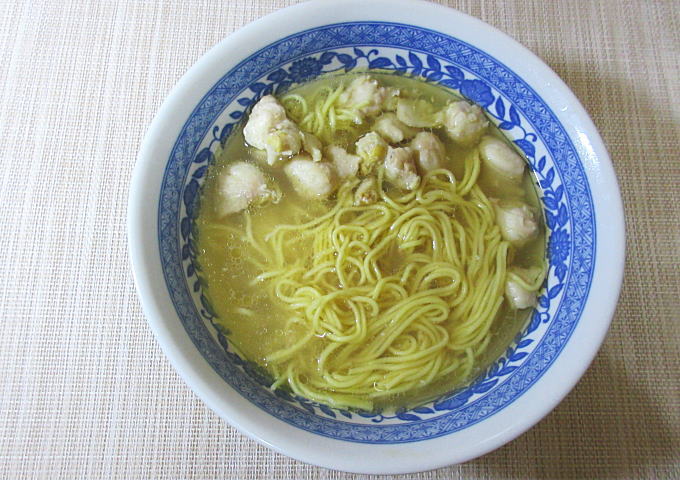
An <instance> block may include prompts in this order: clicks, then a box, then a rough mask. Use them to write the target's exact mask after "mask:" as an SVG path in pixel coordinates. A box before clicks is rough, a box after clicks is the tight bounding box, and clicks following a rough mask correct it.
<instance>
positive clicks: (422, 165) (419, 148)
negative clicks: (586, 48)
mask: <svg viewBox="0 0 680 480" xmlns="http://www.w3.org/2000/svg"><path fill="white" fill-rule="evenodd" d="M411 148H412V149H413V150H415V151H416V161H417V162H418V172H420V174H421V175H424V174H425V173H426V172H429V171H431V170H436V169H437V168H443V167H444V166H445V165H446V149H445V148H444V144H443V143H442V142H441V140H439V137H437V135H435V134H434V133H431V132H420V133H418V135H416V136H415V138H414V139H413V140H411Z"/></svg>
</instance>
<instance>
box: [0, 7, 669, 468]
mask: <svg viewBox="0 0 680 480" xmlns="http://www.w3.org/2000/svg"><path fill="white" fill-rule="evenodd" d="M291 3H294V2H290V1H281V0H259V1H246V0H230V1H228V2H205V1H202V2H199V1H179V0H174V1H166V2H159V1H149V2H139V1H135V0H119V1H111V2H109V1H92V0H90V1H76V0H66V1H57V0H54V1H52V2H48V1H38V0H36V1H25V2H20V1H14V0H2V1H0V11H1V12H2V13H1V14H0V94H1V98H0V160H1V161H2V169H1V170H0V172H1V173H0V175H1V176H2V180H1V184H0V205H2V206H3V209H2V211H3V213H2V220H3V226H4V231H5V235H4V237H3V241H2V244H1V247H0V262H1V263H0V264H1V265H2V269H1V270H0V284H1V285H2V289H0V319H1V321H0V478H2V479H12V480H13V479H19V478H50V479H54V478H88V479H90V478H92V479H94V478H106V479H111V478H121V479H134V478H139V479H142V478H144V479H147V478H206V479H208V478H233V479H236V478H238V479H256V478H268V479H284V478H286V479H287V478H300V479H312V478H333V479H346V478H356V477H355V476H353V475H349V474H344V473H340V472H332V471H329V470H325V469H321V468H317V467H313V466H310V465H305V464H303V463H300V462H297V461H295V460H291V459H289V458H286V457H284V456H282V455H279V454H276V453H273V452H271V451H269V450H267V449H266V448H264V447H261V446H259V445H258V444H256V443H254V442H253V441H251V440H249V439H247V438H246V437H244V436H242V435H241V434H239V433H238V432H236V431H235V430H234V429H233V428H231V427H230V426H228V425H226V424H225V423H223V422H222V421H221V420H220V419H219V418H217V416H216V415H215V414H213V413H212V412H211V411H210V410H208V409H207V408H206V407H205V406H204V405H203V404H202V402H200V401H199V400H198V399H197V398H196V397H195V396H194V394H193V393H192V392H191V391H190V390H189V389H188V388H187V387H186V386H185V384H184V383H183V381H182V380H181V379H180V378H179V377H178V375H177V374H176V373H175V371H174V370H173V369H172V368H171V367H170V365H169V363H168V361H167V360H166V359H165V358H164V356H163V355H162V353H161V352H160V350H159V348H158V345H157V344H156V342H155V340H154V338H153V337H152V335H151V332H150V330H149V328H148V326H147V324H146V320H145V319H144V317H143V315H142V312H141V310H140V307H139V303H138V301H137V297H136V293H135V290H134V286H133V281H132V276H131V273H130V270H129V266H128V258H127V249H126V236H125V232H126V230H125V221H126V202H127V193H128V185H129V180H130V176H131V172H132V168H133V165H134V162H135V157H136V154H137V150H138V147H139V143H140V140H141V137H142V135H143V133H144V131H145V129H146V127H147V125H148V124H149V122H150V120H151V119H152V117H153V115H154V114H155V112H156V110H157V109H158V107H159V105H160V103H161V101H162V100H163V98H164V97H165V96H166V94H167V93H168V91H169V90H170V88H171V87H172V86H173V85H174V84H175V82H176V81H177V80H178V79H179V77H180V76H181V75H182V74H183V72H185V71H186V70H187V69H188V68H189V66H191V65H192V64H193V63H194V62H195V61H196V60H197V59H198V58H199V57H200V56H201V55H202V54H203V53H204V52H205V51H207V50H208V49H209V48H210V47H211V46H212V45H214V44H215V43H216V42H218V41H219V40H220V39H222V38H223V37H224V36H226V35H228V34H229V33H231V32H232V31H234V30H235V29H237V28H239V27H240V26H242V25H244V24H246V23H248V22H250V21H252V20H254V19H256V18H258V17H260V16H262V15H265V14H267V13H269V12H272V11H274V10H276V9H278V8H281V7H284V6H286V5H289V4H291ZM442 3H445V2H442ZM449 4H450V5H451V6H453V7H456V8H458V9H460V10H462V11H464V12H467V13H470V14H471V15H474V16H476V17H478V18H481V19H482V20H484V21H486V22H488V23H490V24H492V25H495V26H497V27H498V28H500V29H501V30H503V31H505V32H507V33H509V34H510V35H511V36H513V37H514V38H516V39H517V40H519V41H520V42H521V43H523V44H524V45H525V46H527V47H528V48H529V49H531V50H533V51H534V52H535V53H537V54H538V55H539V56H540V57H542V58H543V59H544V60H545V61H546V62H547V63H548V64H549V65H550V66H552V68H554V69H555V71H556V72H557V73H558V74H559V75H560V76H561V77H562V78H563V79H564V80H565V82H566V83H567V84H568V85H569V86H570V87H571V88H572V89H573V90H574V92H575V93H576V95H577V96H578V97H579V98H580V99H581V101H582V102H583V104H584V105H585V107H586V109H587V110H588V111H589V112H590V114H591V115H592V117H593V120H594V121H595V123H596V125H597V126H598V128H599V129H600V132H601V134H602V136H603V137H604V140H605V142H606V144H607V145H608V148H609V150H610V153H611V156H612V159H613V162H614V166H615V168H616V171H617V173H618V175H619V179H620V184H621V189H622V194H623V199H624V203H625V209H626V220H627V231H628V247H627V254H628V258H627V268H626V279H625V282H624V288H623V292H622V296H621V301H620V304H619V308H618V311H617V314H616V317H615V319H614V322H613V324H612V328H611V332H610V334H609V337H608V338H607V340H606V342H605V344H604V346H603V348H602V350H601V352H600V354H599V355H598V357H597V359H596V360H595V362H594V363H593V365H592V367H591V369H590V370H589V371H588V373H587V374H586V375H585V377H584V378H583V380H582V381H581V382H580V384H579V385H578V386H577V387H576V389H575V390H574V391H573V392H572V393H571V394H570V395H569V396H568V397H567V398H566V400H565V401H564V402H563V403H562V404H561V405H560V406H559V407H558V408H557V409H556V410H555V411H554V412H553V413H552V414H550V415H549V416H548V417H547V418H546V419H545V420H543V421H542V422H541V423H540V424H539V425H538V426H536V427H535V428H533V429H531V430H530V431H529V432H527V433H526V434H524V435H523V436H521V437H520V438H519V439H517V440H515V441H514V442H512V443H510V444H508V445H506V446H505V447H503V448H501V449H499V450H497V451H495V452H493V453H491V454H489V455H486V456H485V457H482V458H480V459H477V460H474V461H472V462H469V463H467V464H464V465H459V466H452V467H449V468H445V469H440V470H436V471H432V472H426V473H422V474H419V475H413V476H405V477H402V478H421V479H455V478H469V479H496V478H517V479H526V478H540V479H543V478H622V479H623V478H626V479H628V478H678V476H679V475H680V474H679V464H680V456H679V454H678V452H680V375H679V374H678V373H679V372H680V368H679V367H680V365H679V360H678V359H679V358H680V355H679V352H678V345H679V343H680V335H679V332H680V327H679V324H680V318H679V312H680V300H679V299H680V267H679V266H678V257H679V254H680V215H678V213H677V210H676V209H677V208H678V205H680V158H679V155H678V140H679V139H680V127H679V125H680V102H679V100H678V98H679V97H680V81H679V80H678V79H679V76H680V68H679V64H678V59H680V39H679V34H678V32H679V31H680V8H679V4H678V3H677V2H671V1H661V0H659V1H645V0H639V1H633V0H628V1H620V2H616V1H611V2H607V1H594V2H578V1H561V2H545V1H543V0H515V1H507V2H498V1H496V0H465V1H460V2H453V1H452V2H449ZM595 294H596V292H595Z"/></svg>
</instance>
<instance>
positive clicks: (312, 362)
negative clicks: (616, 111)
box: [129, 0, 624, 473]
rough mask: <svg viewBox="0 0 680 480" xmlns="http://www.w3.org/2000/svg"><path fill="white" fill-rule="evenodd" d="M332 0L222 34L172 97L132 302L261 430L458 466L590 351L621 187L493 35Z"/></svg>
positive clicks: (133, 202)
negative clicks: (136, 301)
mask: <svg viewBox="0 0 680 480" xmlns="http://www.w3.org/2000/svg"><path fill="white" fill-rule="evenodd" d="M327 5H328V4H327V3H326V2H323V1H312V2H308V3H303V4H300V5H297V6H294V7H290V8H287V9H284V10H281V11H279V12H276V13H274V14H272V15H270V16H267V17H265V18H263V19H261V20H258V21H257V22H255V23H253V24H251V25H248V26H247V27H245V28H243V29H242V30H240V31H238V32H236V33H234V34H233V35H231V36H230V37H228V38H227V39H225V40H224V41H223V42H221V43H220V44H218V45H217V46H216V47H214V48H213V49H212V50H211V51H210V52H208V53H207V54H206V55H205V56H204V57H203V58H202V59H200V60H199V61H198V62H197V63H196V65H195V66H194V67H192V68H191V70H189V72H188V73H187V74H186V75H185V76H184V77H183V78H182V80H181V81H180V82H179V83H178V85H177V86H176V87H175V89H174V90H173V91H172V92H171V94H170V95H169V96H168V98H167V100H166V101H165V103H164V104H163V106H162V107H161V109H160V111H159V112H158V114H157V116H156V118H155V119H154V121H153V122H152V124H151V126H150V127H149V130H148V133H147V135H146V138H145V140H144V142H143V145H142V147H141V151H140V154H139V159H138V163H137V166H136V169H135V173H134V178H133V182H132V187H131V191H130V200H129V245H130V254H131V259H132V267H133V271H134V274H135V280H136V285H137V288H138V292H139V296H140V299H141V302H142V306H143V308H144V312H145V314H146V316H147V318H148V320H149V323H150V326H151V328H152V330H153V332H154V334H155V336H156V337H157V339H158V342H159V344H160V345H161V347H162V349H163V351H164V352H165V354H166V355H167V356H168V358H169V359H170V361H171V362H172V364H173V365H174V367H175V368H176V369H177V371H178V372H179V373H180V374H181V375H182V377H183V378H184V380H185V381H186V382H187V383H188V384H189V385H190V386H191V388H192V389H193V390H194V391H195V392H196V394H197V395H198V396H199V397H201V398H202V399H203V400H204V401H205V402H206V403H207V404H208V406H210V408H212V409H213V410H214V411H215V412H217V413H218V414H219V415H220V416H221V417H222V418H224V419H225V420H226V421H228V422H229V423H231V424H232V425H234V426H235V427H236V428H238V429H239V430H241V431H242V432H244V433H245V434H248V435H250V436H251V437H253V438H255V439H256V440H258V441H260V442H261V443H263V444H265V445H267V446H269V447H271V448H273V449H275V450H277V451H279V452H282V453H284V454H287V455H289V456H292V457H294V458H297V459H300V460H303V461H305V462H309V463H313V464H316V465H321V466H325V467H329V468H334V469H339V470H346V471H353V472H363V473H404V472H413V471H421V470H427V469H432V468H436V467H440V466H443V465H448V464H452V463H459V462H463V461H466V460H469V459H471V458H474V457H476V456H479V455H482V454H484V453H486V452H488V451H490V450H492V449H494V448H497V447H498V446H500V445H502V444H504V443H506V442H508V441H510V440H512V439H513V438H515V437H516V436H518V435H519V434H521V433H522V432H523V431H525V430H526V429H528V428H529V427H531V426H532V425H534V424H535V423H536V422H538V421H539V420H540V419H541V418H542V417H543V416H545V415H546V414H547V413H548V412H549V411H550V410H551V409H552V408H554V407H555V406H556V405H557V403H559V401H560V400H561V399H562V398H563V397H564V396H565V395H566V394H567V393H568V391H569V390H570V389H571V388H572V387H573V386H574V384H575V383H576V382H577V381H578V379H579V378H580V376H581V375H582V374H583V372H584V371H585V369H586V368H587V366H588V365H589V363H590V361H591V360H592V358H593V357H594V355H595V354H596V352H597V349H598V348H599V346H600V344H601V342H602V340H603V338H604V335H605V333H606V331H607V328H608V326H609V322H610V319H611V317H612V315H613V312H614V308H615V306H616V301H617V298H618V292H619V288H620V284H621V278H622V268H623V251H624V250H623V248H624V229H623V220H622V218H623V217H622V208H621V203H620V196H619V193H618V187H617V183H616V178H615V176H614V173H613V170H612V167H611V164H610V161H609V158H608V155H607V152H606V150H605V148H604V146H603V144H602V141H601V139H600V137H599V135H598V133H597V131H596V129H595V127H594V126H593V124H592V122H591V121H590V119H589V117H588V115H587V114H586V113H585V111H584V110H583V108H582V107H581V105H580V104H579V103H578V101H577V100H576V98H575V97H574V96H573V94H572V93H571V92H570V91H569V89H568V88H567V87H566V86H565V85H564V84H563V83H562V82H561V81H560V80H559V78H558V77H557V76H556V75H555V74H554V73H553V72H552V71H551V70H550V69H549V68H548V67H547V66H545V65H544V64H543V63H542V62H541V61H540V60H539V59H538V58H537V57H535V56H534V55H533V54H531V53H530V52H528V51H527V50H526V49H524V48H523V47H522V46H520V45H519V44H517V43H516V42H514V41H513V40H511V39H510V38H508V37H507V36H505V35H504V34H502V33H500V32H498V31H497V30H495V29H493V28H492V27H489V26H488V25H486V24H484V23H482V22H480V21H478V20H476V19H473V18H471V17H468V16H466V15H463V14H461V13H459V12H456V11H454V10H451V9H448V8H444V7H441V6H437V5H432V4H427V3H421V2H413V1H397V2H394V1H389V2H388V1H386V0H384V1H383V0H379V1H375V2H368V3H364V2H360V1H358V0H342V1H340V2H336V3H334V8H333V9H328V8H327ZM414 12H417V15H416V14H414Z"/></svg>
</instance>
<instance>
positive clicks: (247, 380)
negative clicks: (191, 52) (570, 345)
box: [158, 22, 595, 443]
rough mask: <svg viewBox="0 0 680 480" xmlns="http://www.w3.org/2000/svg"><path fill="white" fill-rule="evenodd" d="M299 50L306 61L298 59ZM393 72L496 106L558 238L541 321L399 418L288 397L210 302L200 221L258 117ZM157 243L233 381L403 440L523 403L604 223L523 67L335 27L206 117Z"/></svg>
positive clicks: (185, 306) (188, 150)
mask: <svg viewBox="0 0 680 480" xmlns="http://www.w3.org/2000/svg"><path fill="white" fill-rule="evenodd" d="M291 52H293V53H291ZM366 69H380V70H383V71H385V70H387V71H392V72H394V73H397V74H408V75H413V76H416V77H420V78H422V79H424V80H426V81H429V82H434V83H438V84H440V85H442V86H445V87H448V88H451V89H453V90H456V91H457V93H459V94H460V95H462V96H464V97H466V98H468V99H469V100H471V101H474V102H475V103H477V104H478V105H480V106H481V107H483V108H484V109H485V112H486V114H487V116H488V117H489V118H490V119H491V120H492V121H493V122H494V123H496V124H497V125H498V127H499V128H501V129H502V130H504V131H506V132H507V134H508V136H509V138H511V139H512V141H513V142H514V143H515V144H516V145H517V147H518V148H520V149H521V150H522V151H523V152H524V154H525V155H526V157H527V159H528V160H529V163H530V166H531V168H532V170H533V172H534V174H535V176H536V178H537V179H538V182H539V186H540V191H541V197H542V198H541V199H542V203H543V209H544V214H545V218H546V222H547V225H548V229H549V232H550V233H549V245H548V260H549V272H548V278H547V280H546V283H545V286H544V288H543V290H542V293H541V295H540V297H539V302H538V306H537V308H536V309H535V310H534V312H533V313H532V315H531V318H530V321H529V322H528V325H527V326H526V327H525V328H524V330H523V331H522V332H520V334H518V335H517V337H516V339H515V341H514V343H513V345H512V346H511V347H510V348H508V350H507V351H506V352H505V354H504V355H503V356H502V357H501V358H499V359H498V360H497V361H495V362H494V363H493V364H492V365H490V366H489V367H488V368H487V369H486V370H485V371H484V372H483V373H482V374H481V375H480V376H479V377H478V378H477V379H476V380H475V381H474V382H473V383H472V384H471V385H469V386H467V387H466V388H463V389H461V390H459V391H456V392H452V393H450V394H448V395H445V396H443V397H441V398H438V399H436V400H435V401H433V402H430V403H428V404H426V405H422V406H420V407H417V408H414V409H411V410H409V411H399V412H396V413H395V414H394V415H383V414H380V413H372V412H371V413H369V412H349V411H346V410H339V409H333V408H329V407H327V406H325V405H320V404H318V403H315V402H311V401H309V400H307V399H304V398H301V397H298V396H293V395H291V394H289V393H288V392H286V391H281V390H277V391H276V392H271V391H270V390H269V389H268V388H267V385H269V384H270V383H271V379H270V378H269V377H268V375H267V374H266V372H264V371H263V370H262V369H261V368H259V367H257V366H256V365H254V364H252V363H251V362H248V361H245V360H243V359H241V358H240V357H239V356H238V355H237V354H236V353H234V351H233V349H231V347H230V345H229V342H228V332H227V331H225V329H224V328H223V327H221V325H220V324H219V323H216V322H215V321H214V320H215V313H214V311H213V309H212V307H211V306H210V304H209V302H208V301H207V299H206V297H205V296H204V295H203V294H202V289H203V285H202V283H201V279H200V276H199V273H198V272H197V270H198V269H199V268H200V267H199V266H198V265H197V263H196V262H195V256H196V246H195V239H194V234H193V229H192V225H193V219H194V218H195V217H196V215H197V213H198V209H199V204H198V201H199V198H198V192H199V189H200V183H201V181H202V179H203V177H204V175H205V173H206V171H207V168H208V165H209V164H210V163H211V161H212V160H213V152H214V150H215V148H217V146H218V145H219V144H220V143H224V141H226V139H227V138H228V136H229V134H230V133H231V131H232V130H233V128H234V126H235V125H236V124H237V123H238V122H239V121H240V119H241V118H242V117H243V115H244V113H245V112H246V111H247V109H248V107H249V106H250V105H252V104H253V103H254V102H256V101H257V100H258V99H259V98H260V97H262V96H263V95H266V94H269V93H275V94H278V93H281V92H284V91H286V90H288V89H289V88H291V87H293V86H295V85H296V84H299V83H302V82H306V81H309V80H311V79H313V78H315V77H317V76H319V75H321V74H323V73H329V72H336V71H340V72H343V71H345V72H350V71H354V70H366ZM159 207H160V208H159V218H158V233H159V243H160V245H161V261H162V266H163V271H164V275H165V280H166V284H167V287H168V290H169V292H170V295H171V297H172V299H173V303H174V305H175V308H176V310H177V313H178V315H179V317H180V319H181V321H182V323H183V325H184V327H185V329H186V331H187V333H188V334H189V336H190V337H191V338H192V340H193V342H194V343H195V345H196V347H197V348H198V350H199V351H200V352H201V353H202V355H203V356H204V357H205V359H206V360H207V361H208V363H210V365H211V366H212V367H213V368H214V369H215V371H216V372H218V373H219V374H220V376H221V377H222V378H223V379H224V380H225V381H226V382H227V383H228V384H230V385H231V386H232V387H233V388H234V389H236V390H237V391H239V392H240V393H241V394H242V395H243V396H244V397H246V398H247V399H248V400H250V401H251V402H253V403H254V404H256V405H258V406H259V407H261V408H262V409H263V410H265V411H267V412H269V413H270V414H272V415H274V416H276V417H277V418H279V419H281V420H284V421H286V422H288V423H290V424H292V425H295V426H297V427H299V428H303V429H305V430H308V431H311V432H315V433H318V434H320V435H325V436H329V437H332V438H337V439H342V440H349V441H355V442H368V443H398V442H409V441H418V440H423V439H427V438H434V437H438V436H441V435H445V434H447V433H451V432H454V431H457V430H460V429H462V428H465V427H467V426H469V425H472V424H474V423H477V422H479V421H481V420H483V419H485V418H487V417H489V416H490V415H493V414H494V413H495V412H497V411H499V410H500V409H502V408H504V407H505V406H507V405H509V404H510V403H512V401H513V400H514V399H516V398H517V397H518V396H519V395H521V394H522V393H523V392H524V391H526V389H528V388H529V387H530V386H531V385H532V384H533V383H534V382H535V381H536V380H538V378H540V376H541V375H542V373H543V372H544V371H545V370H546V369H547V368H548V367H549V366H550V365H551V363H552V362H553V361H554V360H555V358H556V357H557V355H559V353H560V351H561V349H562V348H563V346H564V344H565V343H566V341H567V340H568V338H569V336H570V334H571V332H572V331H573V329H574V328H575V326H576V324H577V322H578V320H579V317H580V314H581V311H582V309H583V306H584V304H585V301H586V299H587V296H588V291H589V285H590V281H591V278H592V271H593V267H594V259H595V247H594V245H595V227H594V225H595V219H594V210H593V204H592V199H591V196H590V191H589V189H588V183H587V180H586V177H585V172H584V171H583V168H582V166H581V163H580V161H579V158H578V155H577V154H576V152H575V150H574V147H573V145H572V144H571V141H570V140H569V138H568V136H567V134H566V132H565V131H564V128H563V127H562V126H561V125H560V124H559V122H558V121H557V119H556V118H555V116H554V114H553V113H552V112H551V111H550V109H549V108H548V107H547V105H546V104H545V103H544V102H543V101H542V99H541V98H540V97H538V95H537V94H536V93H535V92H534V91H533V90H532V89H531V88H530V87H529V86H528V85H526V84H525V83H524V82H523V81H522V80H521V79H520V78H518V77H517V76H516V75H515V74H514V73H513V72H512V71H510V70H508V69H507V68H506V67H505V66H504V65H502V64H501V63H499V62H498V61H497V60H495V59H493V58H492V57H490V56H489V55H487V54H485V53H484V52H482V51H480V50H477V49H475V48H474V47H472V46H470V45H468V44H466V43H463V42H461V41H459V40H456V39H455V38H452V37H448V36H445V35H442V34H440V33H437V32H433V31H429V30H425V29H421V28H416V27H413V26H408V25H399V24H390V23H365V22H364V23H350V24H337V25H329V26H325V27H322V28H317V29H314V30H309V31H306V32H301V33H299V34H297V35H294V36H291V37H288V38H286V39H283V40H281V41H279V42H277V43H275V44H272V45H270V46H268V47H266V48H264V49H262V50H260V51H259V52H257V53H256V54H254V55H252V56H251V57H249V58H248V59H246V60H245V61H243V62H241V64H239V65H238V66H237V67H236V68H234V69H233V70H232V71H230V72H228V73H227V74H226V75H225V76H224V77H223V78H222V79H221V80H220V81H219V82H218V83H217V84H216V85H215V86H214V87H213V88H212V89H211V90H210V92H208V94H206V95H205V97H204V98H203V99H202V101H201V102H200V103H199V105H198V106H197V107H196V109H195V110H194V112H193V113H192V115H191V116H190V118H189V119H188V120H187V122H186V124H185V126H184V128H183V130H182V132H181V134H180V136H179V137H178V139H177V141H176V143H175V146H174V148H173V151H172V154H171V156H170V159H169V161H168V165H167V167H166V171H165V175H164V179H163V184H162V187H161V201H160V205H159Z"/></svg>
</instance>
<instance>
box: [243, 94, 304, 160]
mask: <svg viewBox="0 0 680 480" xmlns="http://www.w3.org/2000/svg"><path fill="white" fill-rule="evenodd" d="M243 136H244V137H245V139H246V142H248V144H250V145H252V146H253V147H255V148H258V149H260V150H266V151H267V163H268V164H269V165H274V164H275V163H277V162H278V161H279V160H281V159H282V158H283V157H290V156H292V155H296V154H297V153H299V152H300V148H301V147H302V133H301V132H300V129H299V128H298V126H297V125H296V124H295V123H294V122H292V121H290V120H289V119H288V118H287V116H286V110H285V109H284V108H283V106H282V105H281V104H280V103H279V102H278V100H276V98H274V97H273V96H272V95H266V96H264V97H262V98H261V99H260V100H259V101H258V102H257V103H256V104H255V106H254V107H253V110H252V111H251V112H250V117H249V118H248V123H246V126H245V127H244V128H243Z"/></svg>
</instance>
